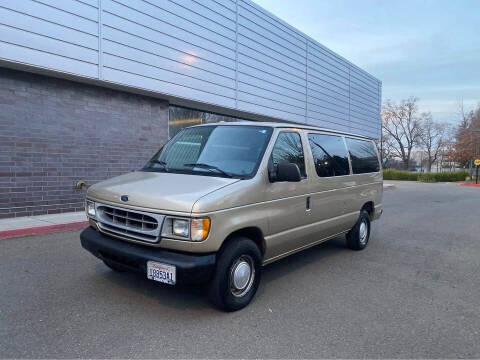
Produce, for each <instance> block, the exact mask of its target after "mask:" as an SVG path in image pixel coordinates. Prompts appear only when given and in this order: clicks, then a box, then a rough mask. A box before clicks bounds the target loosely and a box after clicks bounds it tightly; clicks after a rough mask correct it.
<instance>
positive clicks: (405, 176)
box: [383, 169, 419, 181]
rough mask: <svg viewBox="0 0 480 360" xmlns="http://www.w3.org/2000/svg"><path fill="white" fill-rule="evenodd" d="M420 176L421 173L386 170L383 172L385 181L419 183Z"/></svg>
mask: <svg viewBox="0 0 480 360" xmlns="http://www.w3.org/2000/svg"><path fill="white" fill-rule="evenodd" d="M418 174H419V173H416V172H411V171H404V170H395V169H386V170H383V179H384V180H409V181H417V180H418Z"/></svg>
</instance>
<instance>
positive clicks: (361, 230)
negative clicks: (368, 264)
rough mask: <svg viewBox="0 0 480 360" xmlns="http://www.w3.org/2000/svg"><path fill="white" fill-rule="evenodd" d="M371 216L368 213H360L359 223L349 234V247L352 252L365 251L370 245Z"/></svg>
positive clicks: (347, 237)
mask: <svg viewBox="0 0 480 360" xmlns="http://www.w3.org/2000/svg"><path fill="white" fill-rule="evenodd" d="M370 230H371V225H370V215H369V214H368V212H367V211H365V210H362V211H360V216H359V217H358V220H357V223H356V224H355V225H354V226H353V228H352V229H351V230H350V231H349V232H348V233H347V235H346V239H347V246H348V247H349V248H350V249H352V250H363V249H365V248H366V247H367V245H368V240H369V239H370Z"/></svg>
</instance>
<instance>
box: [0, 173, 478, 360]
mask: <svg viewBox="0 0 480 360" xmlns="http://www.w3.org/2000/svg"><path fill="white" fill-rule="evenodd" d="M391 183H395V184H396V188H394V189H389V190H386V191H385V192H384V209H385V212H384V215H383V216H382V218H381V219H380V220H379V221H377V222H375V223H374V224H373V233H372V237H371V239H370V244H369V246H368V248H367V249H366V250H365V251H361V252H354V251H351V250H348V249H347V248H346V247H345V245H344V240H343V238H338V239H333V240H331V241H329V242H327V243H324V244H321V245H318V246H316V247H314V248H311V249H309V250H306V251H303V252H301V253H298V254H296V255H293V256H290V257H289V258H286V259H283V260H281V261H279V262H276V263H274V264H271V265H269V266H267V267H265V268H264V271H263V279H262V284H261V285H260V288H259V291H258V293H257V295H256V297H255V299H254V301H253V302H252V303H251V304H250V305H249V306H248V307H247V308H245V309H243V310H241V311H238V312H235V313H223V312H219V311H217V310H215V309H214V308H212V307H211V305H210V303H209V302H208V298H207V296H206V292H205V291H204V290H203V289H202V288H201V287H183V288H173V287H169V286H167V285H165V286H164V285H159V284H157V283H154V282H152V281H149V280H147V279H146V278H145V277H143V276H141V275H138V274H127V273H123V274H119V273H114V272H112V271H110V270H109V269H108V268H107V267H105V266H104V265H103V263H101V262H100V261H99V260H98V259H96V258H94V257H93V256H92V255H90V254H89V253H87V252H86V251H84V250H83V249H82V248H81V246H80V241H79V232H78V231H72V232H64V233H56V234H51V235H41V236H31V237H24V238H15V239H8V240H0V358H11V357H15V358H32V357H34V358H45V357H46V358H78V357H82V358H85V357H88V358H93V357H94V358H111V357H121V358H145V357H146V358H158V357H162V358H165V357H168V358H174V357H175V358H177V357H181V358H193V357H195V358H212V357H214V358H218V357H220V358H232V357H235V358H259V357H262V358H264V357H268V358H278V357H288V358H309V357H315V358H319V357H321V358H324V357H328V358H334V357H335V358H352V357H355V358H360V357H362V358H363V357H368V358H412V357H415V358H459V357H470V358H479V357H480V189H477V188H466V187H460V186H457V185H456V184H422V183H413V182H393V181H391Z"/></svg>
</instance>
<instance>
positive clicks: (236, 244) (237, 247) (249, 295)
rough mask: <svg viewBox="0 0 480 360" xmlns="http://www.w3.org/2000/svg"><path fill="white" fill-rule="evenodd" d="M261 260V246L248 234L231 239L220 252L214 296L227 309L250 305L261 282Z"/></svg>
mask: <svg viewBox="0 0 480 360" xmlns="http://www.w3.org/2000/svg"><path fill="white" fill-rule="evenodd" d="M261 261H262V257H261V253H260V250H259V249H258V247H257V245H256V244H255V243H254V242H253V241H252V240H250V239H248V238H244V237H236V238H232V239H231V240H229V242H228V243H227V244H226V245H225V247H224V248H223V249H222V250H221V251H220V252H219V254H218V260H217V265H216V270H215V275H214V277H213V279H212V282H211V284H210V289H209V295H210V300H211V301H212V302H213V303H214V304H215V305H216V306H217V307H218V308H220V309H222V310H225V311H236V310H240V309H242V308H244V307H245V306H247V305H248V304H249V303H250V301H251V300H252V299H253V297H254V295H255V293H256V292H257V288H258V284H259V283H260V275H261V273H260V270H261Z"/></svg>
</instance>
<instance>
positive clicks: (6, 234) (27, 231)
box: [0, 221, 88, 240]
mask: <svg viewBox="0 0 480 360" xmlns="http://www.w3.org/2000/svg"><path fill="white" fill-rule="evenodd" d="M86 227H88V221H76V222H70V223H65V224H54V225H45V226H34V227H28V228H22V229H13V230H4V231H0V240H4V239H10V238H14V237H21V236H28V235H41V234H51V233H57V232H62V231H70V230H81V229H84V228H86Z"/></svg>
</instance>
